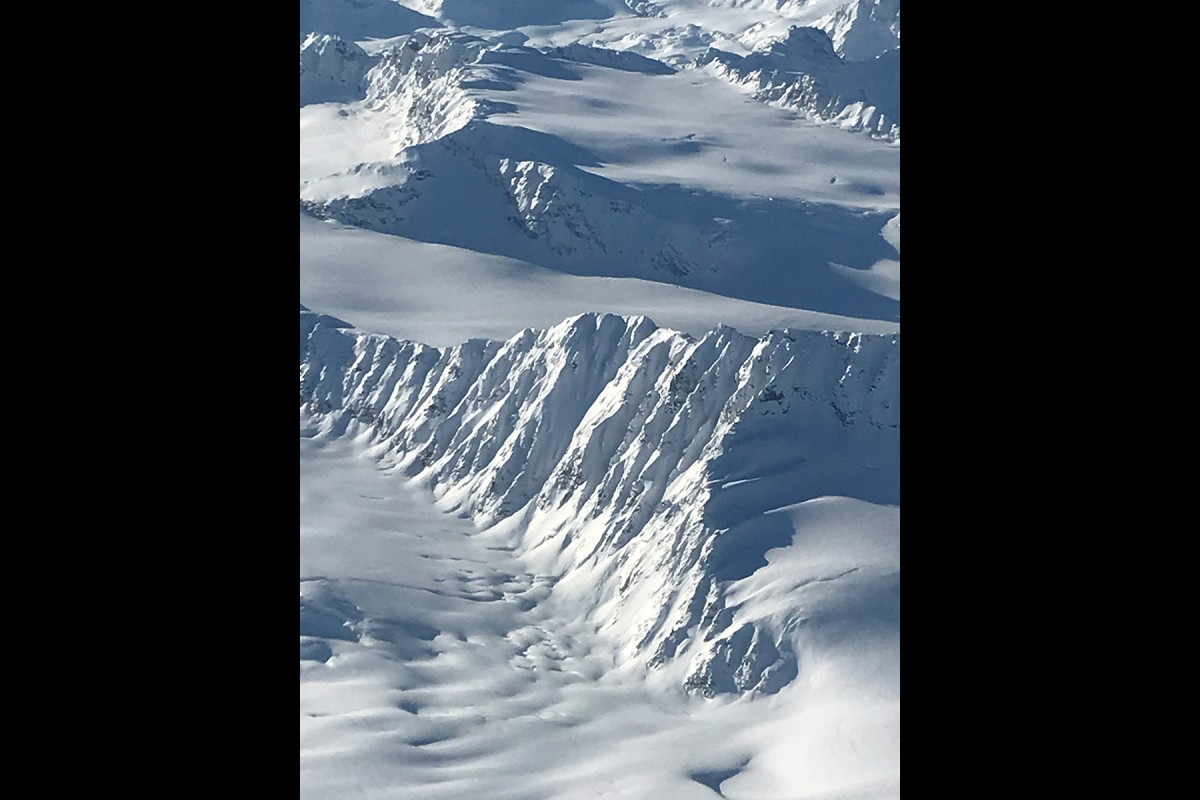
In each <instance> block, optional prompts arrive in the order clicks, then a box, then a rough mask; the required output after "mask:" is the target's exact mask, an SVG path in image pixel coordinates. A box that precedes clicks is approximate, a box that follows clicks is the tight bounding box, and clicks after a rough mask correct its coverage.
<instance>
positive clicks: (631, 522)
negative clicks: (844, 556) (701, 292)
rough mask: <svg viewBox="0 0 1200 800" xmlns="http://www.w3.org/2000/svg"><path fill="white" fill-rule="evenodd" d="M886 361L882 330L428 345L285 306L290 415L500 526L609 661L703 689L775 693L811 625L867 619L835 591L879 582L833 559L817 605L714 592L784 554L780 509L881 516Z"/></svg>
mask: <svg viewBox="0 0 1200 800" xmlns="http://www.w3.org/2000/svg"><path fill="white" fill-rule="evenodd" d="M899 367H900V352H899V337H898V336H864V335H860V334H840V333H814V332H794V331H788V330H784V331H773V332H771V333H769V334H767V335H766V336H764V337H762V338H759V339H755V338H752V337H748V336H743V335H741V334H739V333H738V332H737V331H735V330H733V329H731V328H728V327H722V328H718V329H716V330H714V331H712V332H710V333H709V334H707V335H706V336H704V337H702V338H700V339H693V338H691V337H688V336H686V335H683V334H679V333H676V332H673V331H669V330H664V329H660V328H657V327H656V326H655V325H654V323H653V322H651V321H650V320H648V319H646V318H644V317H631V318H627V317H620V316H615V315H596V314H584V315H581V316H578V317H574V318H572V319H568V320H566V321H565V322H563V323H561V324H559V325H557V326H555V327H553V328H550V329H548V330H544V331H536V330H532V329H527V330H525V331H522V332H521V333H520V334H518V335H517V336H515V337H513V338H512V339H510V340H508V341H506V342H495V341H486V340H473V341H469V342H467V343H465V344H462V345H459V346H456V347H451V348H446V349H444V350H439V349H436V348H432V347H427V346H424V345H421V344H416V343H412V342H403V341H397V340H395V339H391V338H388V337H383V336H376V335H371V334H365V333H361V332H359V331H357V330H354V329H353V328H351V327H349V325H348V323H345V322H343V321H341V320H337V319H334V318H332V317H327V316H323V315H319V314H316V313H313V312H310V311H308V310H307V309H304V308H303V307H301V312H300V402H301V406H302V407H303V408H304V409H305V410H306V412H307V413H308V414H309V415H310V416H311V417H312V418H313V419H314V420H316V421H317V422H318V425H319V427H320V429H321V430H322V431H323V432H324V433H325V434H328V435H342V434H348V435H357V436H360V437H363V438H364V439H366V440H367V441H369V442H370V443H371V445H372V448H373V452H374V454H375V455H376V456H377V457H378V458H380V459H382V460H384V461H385V462H386V463H388V464H391V465H394V466H395V467H396V468H397V469H399V470H401V471H402V472H404V473H405V474H408V475H410V476H414V477H416V478H419V479H420V480H422V481H424V482H427V483H428V484H430V485H431V486H433V488H434V490H435V493H436V494H437V495H438V496H439V497H440V498H441V501H442V503H443V504H447V505H450V506H453V507H454V508H455V509H456V510H457V511H458V512H459V513H462V514H465V515H468V516H470V517H471V518H473V519H474V520H475V522H476V523H477V525H479V526H481V527H491V528H493V529H495V530H507V531H510V532H511V535H512V537H513V542H514V545H515V546H517V548H518V549H519V551H520V552H521V553H522V556H523V558H524V559H525V560H526V562H527V563H528V564H530V565H531V566H532V567H533V568H535V569H536V570H537V571H538V572H539V573H542V574H550V575H555V576H557V578H558V579H559V580H558V582H557V584H556V586H555V589H554V592H555V593H556V594H557V595H558V596H560V597H567V598H570V599H571V600H572V603H573V604H574V605H575V607H582V608H586V609H587V610H588V613H589V618H590V619H591V620H592V622H594V623H595V625H596V626H597V627H598V629H599V630H600V631H601V632H603V633H604V634H605V635H606V636H608V637H609V638H610V639H611V640H612V641H613V642H614V643H615V645H616V646H617V647H618V651H619V653H620V655H621V657H622V658H623V659H625V661H626V662H627V663H631V664H641V665H644V666H646V667H649V668H657V669H658V670H660V671H662V672H663V673H664V674H667V675H669V676H670V677H671V679H672V680H675V681H677V682H678V683H683V684H684V685H686V686H687V687H688V688H689V689H692V690H695V691H698V692H700V693H703V694H705V695H709V696H711V695H713V694H716V693H722V692H745V691H759V692H774V691H777V690H778V689H780V688H781V687H782V686H783V685H785V684H786V683H788V682H789V681H791V680H792V679H793V678H794V677H796V676H797V675H798V674H799V673H800V671H801V669H802V665H801V664H800V663H799V662H798V659H797V653H798V652H801V650H802V648H800V645H801V644H802V642H803V639H804V637H805V636H809V635H811V634H809V633H808V632H809V631H810V630H811V629H815V628H819V627H821V626H822V625H824V624H826V623H828V624H833V625H838V624H849V623H846V622H845V621H846V620H847V619H850V620H852V621H853V624H854V625H858V624H874V623H872V622H871V621H870V620H867V621H866V622H863V618H862V617H861V615H856V614H855V613H852V610H851V611H847V608H846V598H847V597H864V598H876V599H878V598H880V597H884V598H887V597H891V596H892V593H894V592H895V591H897V587H898V583H897V580H898V577H897V574H896V573H895V571H894V570H889V569H886V568H878V569H877V568H874V567H871V566H870V565H866V566H864V564H862V563H855V564H852V565H850V566H847V567H845V568H844V569H843V568H838V569H833V567H828V565H826V567H824V568H822V569H823V570H824V571H822V570H818V571H817V572H814V574H813V575H812V576H811V578H808V579H806V580H807V581H808V582H809V583H811V585H812V586H813V587H816V588H819V587H820V586H821V585H823V583H827V582H841V583H842V584H843V587H846V586H848V587H850V589H849V590H847V589H845V588H843V591H840V592H839V593H837V594H836V597H837V598H839V599H838V601H837V602H836V603H833V602H832V601H829V602H827V603H826V604H825V605H822V602H821V599H820V598H821V595H820V593H819V592H815V591H814V593H813V594H812V595H809V594H805V593H803V592H801V593H797V592H796V591H791V592H789V591H787V590H786V587H784V588H783V589H780V590H779V591H777V592H774V593H772V594H771V596H772V597H774V598H776V600H777V601H776V602H775V603H774V605H772V604H763V603H761V602H757V601H756V602H748V600H747V599H746V598H731V597H730V596H729V595H728V591H729V590H730V587H731V586H743V585H744V584H745V581H744V580H743V579H746V578H747V577H749V576H751V575H755V576H757V574H758V573H759V571H760V570H763V569H764V568H765V567H766V566H767V564H768V561H769V559H768V558H767V556H766V554H767V552H768V551H769V550H772V549H773V548H778V547H781V546H784V545H787V544H790V543H791V540H792V537H793V535H794V533H795V530H796V528H794V527H793V526H792V525H791V524H790V522H789V519H790V518H789V516H788V514H787V513H783V511H785V510H786V509H788V508H792V507H806V506H798V504H807V503H810V502H811V501H815V500H816V499H817V498H827V497H843V498H855V499H857V500H859V501H866V502H868V503H872V504H881V505H885V506H886V505H895V504H898V502H899V476H898V469H899V429H900V422H899V420H900V407H899V392H898V389H899ZM893 566H894V565H893ZM763 574H764V575H767V576H768V577H769V575H771V574H774V573H770V572H769V571H768V572H764V573H763ZM788 574H789V575H791V574H792V573H788ZM764 580H766V578H764ZM802 583H803V581H802ZM805 585H808V584H807V583H806V584H805ZM792 588H793V589H799V588H801V587H800V586H795V587H792ZM847 592H849V593H847ZM830 596H834V595H830ZM789 598H790V599H789ZM801 599H806V602H805V605H804V607H802V608H801V607H798V606H796V605H795V603H797V602H800V600H801ZM864 602H865V601H864ZM779 603H783V604H784V605H787V604H789V603H791V605H787V607H786V608H780V607H779ZM884 606H885V607H887V604H886V603H885V604H884ZM870 607H871V608H878V607H879V606H878V603H875V604H874V605H870ZM312 608H314V609H317V606H312ZM322 608H327V606H323V607H322ZM302 611H303V608H302ZM313 613H314V614H316V611H314V612H313ZM321 613H325V614H326V616H325V617H321V616H320V615H316V616H314V617H313V619H314V620H316V621H320V620H324V619H326V617H328V616H329V615H328V613H326V612H324V611H323V612H321ZM335 616H336V615H335ZM329 618H330V619H333V617H329ZM338 619H341V620H342V622H339V623H338V624H339V625H342V626H343V627H344V626H347V625H350V623H349V622H346V621H345V620H347V619H349V617H348V616H347V615H346V614H342V615H341V617H338ZM872 619H873V618H872ZM839 620H841V622H839ZM314 624H317V622H314ZM320 624H325V623H324V622H321V623H320ZM331 624H332V623H331ZM887 624H891V622H888V623H887ZM351 627H352V625H351ZM338 630H341V628H340V627H339V628H338ZM798 648H799V649H798ZM322 655H323V652H313V653H310V654H309V655H308V656H306V657H309V658H316V659H317V660H320V658H321V656H322Z"/></svg>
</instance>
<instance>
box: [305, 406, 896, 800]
mask: <svg viewBox="0 0 1200 800" xmlns="http://www.w3.org/2000/svg"><path fill="white" fill-rule="evenodd" d="M300 472H301V477H300V543H301V563H300V633H301V636H300V796H301V797H302V798H308V799H309V800H317V798H322V799H323V798H344V797H364V798H390V797H406V798H430V799H432V798H439V799H445V800H450V798H454V799H456V800H457V799H459V798H463V797H488V798H500V799H502V800H509V798H511V799H512V800H517V799H518V798H519V799H520V800H530V799H531V798H533V799H535V800H540V799H541V798H596V797H600V796H606V795H610V794H617V795H622V796H627V797H635V798H642V797H670V798H679V799H680V800H705V799H706V798H712V797H714V796H717V795H718V794H719V795H720V796H723V797H727V798H732V799H733V800H751V799H755V800H762V799H763V798H777V799H782V798H830V797H838V798H862V800H867V799H868V798H870V799H871V800H874V799H876V798H879V799H880V800H882V799H883V798H894V797H897V796H898V794H899V780H898V775H899V771H898V770H899V767H898V755H899V750H898V745H897V742H898V737H899V705H898V688H899V676H898V673H897V666H898V663H899V662H898V657H897V655H898V628H897V626H896V623H895V619H894V614H893V612H892V611H889V610H888V608H889V607H888V606H885V607H882V608H874V609H866V610H864V609H863V604H862V602H861V599H862V596H861V595H856V594H855V592H854V590H853V588H852V587H851V586H849V585H848V584H846V583H845V580H846V579H845V578H842V579H836V580H820V578H822V577H828V576H831V575H836V574H837V573H839V572H844V571H845V570H847V569H849V568H850V567H852V566H859V567H860V571H862V570H871V569H887V566H886V565H887V564H893V565H894V563H895V561H896V557H895V537H896V528H897V523H898V519H897V515H896V513H895V509H892V508H887V507H878V506H873V505H870V504H867V503H862V502H860V501H850V500H844V499H843V500H838V499H817V500H813V501H810V502H808V503H804V504H801V505H799V506H796V507H792V508H787V509H782V510H780V511H779V512H777V516H779V517H781V518H783V519H786V520H787V521H788V522H789V523H790V524H792V525H794V526H795V528H796V534H795V540H794V541H793V543H792V544H790V545H788V546H785V547H782V548H778V549H776V550H773V551H771V552H770V553H768V555H767V559H768V561H769V562H770V563H769V564H768V565H767V566H766V567H764V568H763V569H761V570H760V571H759V572H758V573H755V575H753V576H751V577H750V578H747V579H744V580H742V581H737V582H734V583H733V584H732V586H731V589H730V593H731V595H732V596H734V597H736V598H737V602H738V603H740V604H741V607H742V608H744V609H747V610H749V611H750V612H751V613H753V614H755V615H757V616H760V617H770V616H772V615H777V616H778V615H780V614H781V612H780V609H779V608H778V607H777V605H773V600H772V599H773V598H780V597H787V598H789V601H795V602H798V603H800V604H802V605H809V606H812V607H814V608H818V607H819V608H822V609H824V610H825V611H826V612H827V613H826V614H825V615H824V616H823V617H822V618H820V619H810V620H808V621H807V622H805V623H804V626H805V627H807V628H808V629H809V631H810V635H809V640H808V641H809V644H808V645H807V646H806V647H805V648H804V649H803V650H801V651H800V654H799V659H800V671H799V677H798V679H797V680H795V681H793V682H792V683H790V684H788V685H787V686H786V687H784V688H783V689H782V690H781V691H779V692H778V693H776V694H772V695H752V694H747V695H742V696H736V697H735V696H732V695H722V696H719V697H718V698H716V699H713V700H697V699H695V698H689V697H687V696H686V695H683V694H681V693H679V692H676V691H669V690H654V689H652V688H650V687H649V686H648V685H647V684H646V682H645V681H644V680H642V679H641V677H640V675H639V674H638V671H637V670H634V671H629V670H623V669H621V668H619V667H617V666H616V660H617V659H616V656H615V654H614V653H613V652H612V650H611V646H610V645H609V644H608V642H607V640H606V637H604V636H602V635H597V634H596V633H595V631H594V630H593V626H592V625H591V624H590V623H589V622H587V621H586V620H585V619H584V618H583V614H582V613H581V612H582V611H583V609H580V608H578V607H576V606H573V605H572V604H571V603H569V602H565V601H562V600H560V599H559V598H557V597H556V596H555V594H556V592H557V589H558V586H559V585H561V584H560V583H557V582H556V581H555V579H554V577H553V576H551V575H547V574H544V573H539V572H537V571H536V570H531V569H530V568H529V567H528V566H527V565H526V563H525V562H524V561H523V560H522V559H521V558H520V557H519V555H518V554H516V553H514V552H513V551H512V550H511V549H510V547H509V546H508V545H507V544H506V542H505V540H504V538H503V537H499V538H498V537H497V536H495V535H493V534H489V533H480V532H478V531H477V530H476V529H475V527H474V526H473V525H472V524H471V523H470V522H469V521H467V520H464V519H460V518H457V517H455V516H453V515H448V514H443V513H439V512H438V510H437V509H436V508H434V506H433V505H432V503H431V502H430V500H429V498H428V497H427V496H426V494H425V492H424V491H423V490H421V489H420V488H419V487H416V486H413V485H411V484H406V483H405V482H404V481H403V480H401V479H399V478H398V477H397V476H396V475H395V474H392V473H387V472H383V471H380V470H379V469H378V468H377V465H376V463H375V462H374V461H373V460H370V459H368V458H366V457H364V450H363V446H362V445H361V444H360V443H359V442H356V441H354V440H351V439H349V438H346V437H340V438H338V437H333V438H331V437H328V436H323V435H319V434H316V433H315V431H314V426H313V423H312V421H311V420H309V419H308V418H307V417H306V415H305V414H303V413H302V414H301V439H300ZM851 577H852V576H851ZM798 585H799V587H800V588H796V587H797V586H798ZM856 598H858V599H857V600H856ZM889 615H892V616H889ZM872 618H873V621H872Z"/></svg>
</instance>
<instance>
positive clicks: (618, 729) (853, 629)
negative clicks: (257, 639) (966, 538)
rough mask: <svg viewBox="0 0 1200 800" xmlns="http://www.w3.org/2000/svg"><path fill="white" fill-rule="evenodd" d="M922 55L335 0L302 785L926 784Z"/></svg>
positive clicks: (313, 244)
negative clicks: (915, 540) (911, 591)
mask: <svg viewBox="0 0 1200 800" xmlns="http://www.w3.org/2000/svg"><path fill="white" fill-rule="evenodd" d="M899 46H900V4H899V0H301V2H300V39H299V49H300V70H299V81H300V90H299V94H300V99H299V123H300V175H299V186H298V192H299V205H300V253H301V258H300V268H301V280H300V302H301V303H302V305H301V308H300V361H299V366H300V370H299V382H300V473H301V479H300V774H301V797H302V798H314V799H315V798H322V800H325V798H341V797H352V796H353V797H358V796H363V797H395V796H405V797H421V798H426V799H427V800H428V799H432V798H439V799H444V800H458V798H462V797H489V798H497V800H509V799H511V800H518V798H519V800H528V798H538V799H539V800H541V799H543V798H544V799H545V800H551V799H553V800H558V799H559V798H563V799H564V800H565V798H584V797H595V796H597V792H601V793H611V794H614V795H621V796H626V797H671V798H680V799H681V800H703V798H711V797H713V796H721V797H726V798H730V800H762V798H768V797H770V798H780V800H782V798H799V797H805V798H816V797H839V798H860V799H861V800H866V799H867V798H871V799H872V800H875V799H876V798H878V799H879V800H883V799H884V798H886V800H894V798H896V797H898V796H899V584H900V563H899V537H900V531H899V517H900V511H899V495H900V468H899V448H900V435H901V434H900V394H899V386H900V335H899V327H900V326H899V319H900V318H899V307H900V179H899V178H900V175H899V173H900V170H899V163H900V83H899V81H900V73H899V68H900V49H899ZM309 309H314V310H312V311H310V310H309ZM334 315H336V316H334ZM651 317H653V318H654V319H656V320H658V321H659V322H660V323H663V326H662V327H660V326H659V325H657V324H656V323H655V322H653V321H651ZM343 318H344V319H343ZM564 318H565V319H564ZM345 320H349V321H345ZM351 322H353V323H355V325H361V329H360V328H358V327H355V325H352V324H351ZM734 326H736V329H735V327H734ZM739 331H740V332H739ZM423 342H424V343H423Z"/></svg>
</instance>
